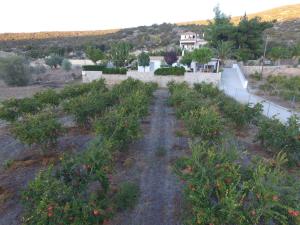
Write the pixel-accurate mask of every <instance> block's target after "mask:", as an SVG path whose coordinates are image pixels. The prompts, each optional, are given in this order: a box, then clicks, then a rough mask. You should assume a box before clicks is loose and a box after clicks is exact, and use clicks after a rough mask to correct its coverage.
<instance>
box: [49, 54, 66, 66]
mask: <svg viewBox="0 0 300 225" xmlns="http://www.w3.org/2000/svg"><path fill="white" fill-rule="evenodd" d="M63 59H64V58H63V57H62V56H60V55H58V54H55V53H52V54H51V55H50V56H48V57H46V58H45V63H46V65H48V66H50V67H51V68H55V69H56V68H57V67H58V66H61V64H62V61H63Z"/></svg>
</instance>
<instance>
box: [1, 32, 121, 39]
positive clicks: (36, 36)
mask: <svg viewBox="0 0 300 225" xmlns="http://www.w3.org/2000/svg"><path fill="white" fill-rule="evenodd" d="M117 31H118V29H111V30H95V31H51V32H34V33H4V34H0V41H19V40H37V39H51V38H64V37H84V36H100V35H105V34H111V33H114V32H117Z"/></svg>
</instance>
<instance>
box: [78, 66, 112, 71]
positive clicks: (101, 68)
mask: <svg viewBox="0 0 300 225" xmlns="http://www.w3.org/2000/svg"><path fill="white" fill-rule="evenodd" d="M105 68H106V67H105V66H102V65H85V66H82V70H84V71H103V70H104V69H105Z"/></svg>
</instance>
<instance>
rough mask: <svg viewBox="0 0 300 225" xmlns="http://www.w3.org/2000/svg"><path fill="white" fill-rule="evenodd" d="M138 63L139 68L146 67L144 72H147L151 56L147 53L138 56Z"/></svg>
mask: <svg viewBox="0 0 300 225" xmlns="http://www.w3.org/2000/svg"><path fill="white" fill-rule="evenodd" d="M138 62H139V66H142V67H144V71H145V67H146V66H149V65H150V56H149V55H148V54H147V53H145V52H142V53H141V54H140V55H139V56H138Z"/></svg>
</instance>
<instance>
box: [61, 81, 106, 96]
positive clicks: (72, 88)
mask: <svg viewBox="0 0 300 225" xmlns="http://www.w3.org/2000/svg"><path fill="white" fill-rule="evenodd" d="M107 90H108V89H107V87H106V84H105V80H104V79H100V80H96V81H93V82H91V83H86V84H76V85H69V86H66V87H65V88H64V89H63V90H62V91H61V92H60V96H61V98H63V99H66V98H73V97H77V96H79V95H82V94H84V93H87V92H91V91H100V92H103V91H107Z"/></svg>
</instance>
